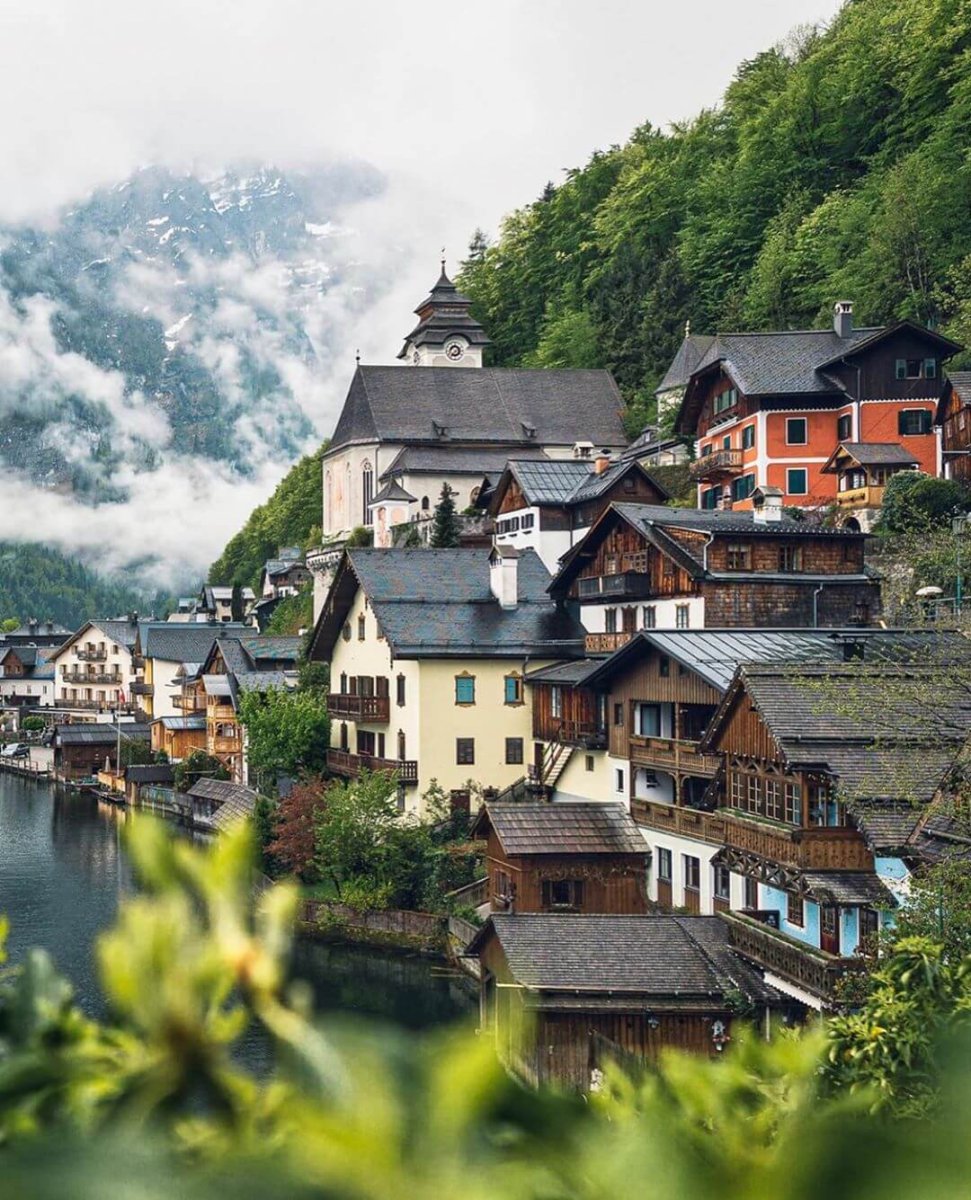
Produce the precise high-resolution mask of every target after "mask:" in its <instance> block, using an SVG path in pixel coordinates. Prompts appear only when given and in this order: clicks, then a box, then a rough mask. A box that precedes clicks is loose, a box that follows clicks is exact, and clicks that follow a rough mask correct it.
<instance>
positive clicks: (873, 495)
mask: <svg viewBox="0 0 971 1200" xmlns="http://www.w3.org/2000/svg"><path fill="white" fill-rule="evenodd" d="M885 491H886V489H885V488H882V487H857V488H847V489H846V490H845V491H838V492H837V493H836V506H837V508H879V507H880V505H881V504H883V493H884V492H885Z"/></svg>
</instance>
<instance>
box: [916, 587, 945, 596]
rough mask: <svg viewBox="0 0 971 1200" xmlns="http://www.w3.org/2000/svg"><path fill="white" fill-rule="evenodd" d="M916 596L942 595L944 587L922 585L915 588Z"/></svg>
mask: <svg viewBox="0 0 971 1200" xmlns="http://www.w3.org/2000/svg"><path fill="white" fill-rule="evenodd" d="M917 595H918V596H943V595H944V589H943V588H939V587H922V588H918V589H917Z"/></svg>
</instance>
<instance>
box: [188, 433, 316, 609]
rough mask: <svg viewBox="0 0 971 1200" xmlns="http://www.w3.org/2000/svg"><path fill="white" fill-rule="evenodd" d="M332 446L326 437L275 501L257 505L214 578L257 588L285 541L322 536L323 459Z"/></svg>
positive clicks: (220, 560)
mask: <svg viewBox="0 0 971 1200" xmlns="http://www.w3.org/2000/svg"><path fill="white" fill-rule="evenodd" d="M326 449H327V443H326V442H325V443H324V444H323V445H322V446H321V447H320V449H319V450H317V451H316V452H315V453H313V454H308V455H306V456H305V457H304V458H302V459H300V461H299V462H298V463H296V464H295V465H294V466H293V467H291V469H290V470H289V471H288V472H287V474H286V475H285V476H284V478H283V479H282V480H281V481H280V483H279V484H278V485H277V488H276V491H275V492H274V493H273V495H272V496H271V497H270V498H269V500H267V502H266V503H265V504H261V505H260V506H259V507H258V508H254V509H253V511H252V512H251V513H250V515H249V517H248V519H247V521H246V524H245V525H244V526H243V528H242V529H241V530H240V531H239V533H237V534H236V535H235V536H234V537H232V538H231V539H230V541H229V542H228V543H227V545H226V548H225V550H223V552H222V554H221V555H220V556H219V558H217V559H216V561H215V562H214V563H213V564H212V566H211V567H210V568H209V582H210V583H222V584H230V583H239V584H242V585H243V586H246V585H249V586H250V587H252V588H256V587H257V586H258V585H259V581H260V571H261V570H262V568H263V564H264V563H265V562H266V560H267V559H268V558H272V557H274V555H275V554H276V552H277V550H278V549H279V548H280V547H281V546H302V547H304V548H305V549H306V548H307V547H308V546H310V545H311V544H314V545H315V544H316V543H318V542H319V541H320V522H321V504H322V500H323V496H322V490H321V489H322V484H321V474H320V458H321V455H322V454H323V452H324V451H325V450H326Z"/></svg>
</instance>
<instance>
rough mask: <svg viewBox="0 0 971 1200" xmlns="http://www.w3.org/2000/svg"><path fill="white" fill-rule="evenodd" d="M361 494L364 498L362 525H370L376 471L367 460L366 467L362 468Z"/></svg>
mask: <svg viewBox="0 0 971 1200" xmlns="http://www.w3.org/2000/svg"><path fill="white" fill-rule="evenodd" d="M361 494H362V496H363V497H364V518H363V520H362V522H361V524H362V525H370V524H371V501H372V500H373V499H374V471H373V470H372V469H371V464H370V463H369V462H368V461H367V459H365V460H364V466H363V467H361Z"/></svg>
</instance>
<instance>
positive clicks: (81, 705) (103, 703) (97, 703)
mask: <svg viewBox="0 0 971 1200" xmlns="http://www.w3.org/2000/svg"><path fill="white" fill-rule="evenodd" d="M54 707H55V708H62V709H63V708H67V709H84V711H86V712H87V711H93V712H122V713H131V712H134V711H135V706H134V705H132V704H115V703H114V702H113V701H111V700H68V699H66V698H65V697H63V696H62V697H60V698H59V699H57V700H55V702H54Z"/></svg>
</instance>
